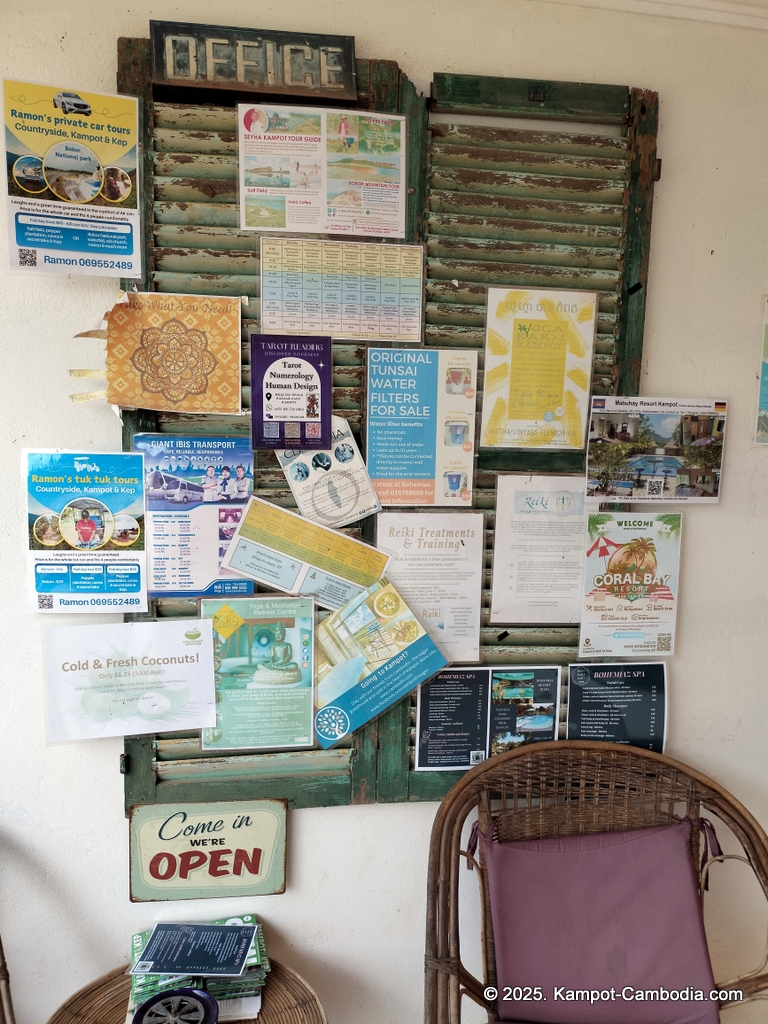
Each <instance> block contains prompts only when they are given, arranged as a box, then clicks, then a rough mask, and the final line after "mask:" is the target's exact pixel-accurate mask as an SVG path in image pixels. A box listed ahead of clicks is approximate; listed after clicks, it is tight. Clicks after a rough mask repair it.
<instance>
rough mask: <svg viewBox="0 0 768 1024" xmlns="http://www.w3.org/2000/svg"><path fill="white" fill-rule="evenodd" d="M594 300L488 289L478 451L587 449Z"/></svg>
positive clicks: (587, 294) (589, 295) (590, 295)
mask: <svg viewBox="0 0 768 1024" xmlns="http://www.w3.org/2000/svg"><path fill="white" fill-rule="evenodd" d="M596 323H597V295H596V294H595V293H593V292H572V291H561V290H557V289H556V290H551V291H550V290H547V291H524V290H520V289H511V288H489V289H488V314H487V327H486V338H485V382H484V391H483V421H482V429H481V432H480V445H481V447H494V448H567V449H579V448H583V447H584V443H585V434H586V428H587V417H588V416H589V386H590V380H591V377H592V353H593V350H594V345H595V329H596Z"/></svg>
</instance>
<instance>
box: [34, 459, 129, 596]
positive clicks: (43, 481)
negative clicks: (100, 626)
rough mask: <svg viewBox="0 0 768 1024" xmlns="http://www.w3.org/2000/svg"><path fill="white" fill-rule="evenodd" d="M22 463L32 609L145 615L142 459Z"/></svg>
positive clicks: (40, 460) (36, 460) (55, 460)
mask: <svg viewBox="0 0 768 1024" xmlns="http://www.w3.org/2000/svg"><path fill="white" fill-rule="evenodd" d="M23 459H24V463H23V465H24V473H25V476H26V481H27V537H28V567H29V582H30V598H31V602H32V609H33V611H37V612H104V611H126V612H145V611H146V610H147V581H146V573H147V566H146V552H145V523H144V472H143V465H142V458H141V456H140V455H122V454H119V453H117V452H89V453H85V454H84V453H82V452H69V451H56V450H50V451H27V452H25V453H24V455H23Z"/></svg>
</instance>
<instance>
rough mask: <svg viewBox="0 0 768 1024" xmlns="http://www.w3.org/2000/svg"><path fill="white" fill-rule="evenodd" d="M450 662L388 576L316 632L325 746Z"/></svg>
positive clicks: (318, 718)
mask: <svg viewBox="0 0 768 1024" xmlns="http://www.w3.org/2000/svg"><path fill="white" fill-rule="evenodd" d="M447 664H448V662H447V661H446V660H445V658H444V657H443V655H442V654H441V653H440V651H439V650H438V648H437V647H436V645H435V644H434V642H433V641H432V639H431V638H430V636H429V633H427V631H426V630H425V629H424V627H423V626H422V625H421V623H420V622H419V620H418V619H417V618H416V616H415V615H414V614H413V612H412V611H411V609H410V608H409V607H408V605H407V604H406V603H405V601H404V600H403V598H402V596H401V595H400V594H399V593H398V592H397V590H395V588H394V587H393V586H392V584H391V583H390V582H389V580H388V579H386V577H382V578H381V579H380V580H379V581H378V583H374V585H373V586H372V587H369V588H368V589H367V590H364V591H363V592H362V593H361V594H358V596H357V597H355V598H353V599H352V600H351V601H350V602H349V603H348V604H345V605H344V607H343V608H340V609H339V610H338V611H335V612H333V614H332V615H329V616H328V618H327V619H323V621H322V622H321V623H319V624H318V627H317V629H316V631H315V708H316V714H315V734H316V736H317V741H318V743H319V744H320V746H321V747H323V748H325V749H328V748H329V747H333V746H335V745H336V744H337V743H338V742H339V740H341V739H343V738H344V737H345V736H346V735H347V734H348V733H350V732H354V731H355V729H359V728H360V726H361V725H365V723H366V722H370V721H371V719H373V718H376V717H377V715H380V714H381V712H382V711H386V709H387V708H388V707H391V705H392V704H394V703H395V702H396V701H398V700H400V699H401V698H402V697H405V696H406V694H408V693H410V692H411V690H414V689H415V688H416V687H417V686H418V685H419V684H420V683H423V682H424V681H425V680H426V679H429V678H430V676H433V675H434V674H435V673H436V672H439V671H440V669H442V668H445V666H446V665H447Z"/></svg>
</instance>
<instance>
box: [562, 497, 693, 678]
mask: <svg viewBox="0 0 768 1024" xmlns="http://www.w3.org/2000/svg"><path fill="white" fill-rule="evenodd" d="M682 526H683V516H682V513H680V512H669V513H666V514H664V515H655V514H654V513H619V512H595V513H592V514H591V515H589V516H588V517H587V551H586V568H585V571H584V596H583V600H582V615H581V632H580V636H579V657H580V658H589V657H593V656H594V657H600V658H612V657H618V658H635V659H638V660H641V659H643V658H647V657H648V655H652V654H661V655H671V654H674V653H675V623H676V621H677V602H678V594H679V570H680V532H681V530H682Z"/></svg>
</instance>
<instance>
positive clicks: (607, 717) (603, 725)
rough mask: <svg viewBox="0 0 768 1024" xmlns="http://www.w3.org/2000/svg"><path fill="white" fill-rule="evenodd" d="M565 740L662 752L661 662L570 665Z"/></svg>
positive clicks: (664, 684) (663, 701)
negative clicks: (624, 745) (614, 744)
mask: <svg viewBox="0 0 768 1024" xmlns="http://www.w3.org/2000/svg"><path fill="white" fill-rule="evenodd" d="M568 670H569V680H570V681H569V686H568V732H567V737H568V739H569V740H599V741H600V742H602V743H629V744H631V746H633V747H642V748H643V749H645V750H653V751H655V752H656V753H657V754H663V753H664V740H665V737H666V721H667V666H666V665H665V664H664V662H663V661H656V662H646V663H641V662H621V663H619V664H615V665H610V664H607V663H606V662H600V663H599V664H595V665H587V664H584V663H579V664H578V665H569V666H568Z"/></svg>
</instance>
